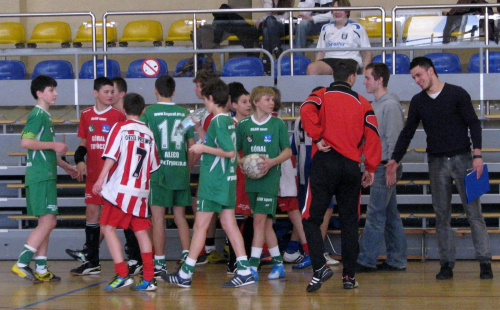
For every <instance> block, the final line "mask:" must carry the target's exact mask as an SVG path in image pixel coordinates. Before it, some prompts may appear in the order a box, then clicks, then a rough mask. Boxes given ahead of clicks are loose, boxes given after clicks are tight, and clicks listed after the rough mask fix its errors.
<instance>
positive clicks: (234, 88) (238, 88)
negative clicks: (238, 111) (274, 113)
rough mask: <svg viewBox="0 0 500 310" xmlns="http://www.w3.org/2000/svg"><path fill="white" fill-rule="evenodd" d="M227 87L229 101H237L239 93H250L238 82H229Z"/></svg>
mask: <svg viewBox="0 0 500 310" xmlns="http://www.w3.org/2000/svg"><path fill="white" fill-rule="evenodd" d="M227 87H228V88H229V96H230V97H231V102H238V100H239V99H240V97H241V95H250V93H249V92H248V91H247V90H246V89H245V86H243V84H241V83H240V82H231V83H229V84H227Z"/></svg>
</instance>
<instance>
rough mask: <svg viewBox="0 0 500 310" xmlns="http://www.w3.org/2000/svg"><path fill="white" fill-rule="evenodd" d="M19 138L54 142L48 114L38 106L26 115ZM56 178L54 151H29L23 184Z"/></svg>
mask: <svg viewBox="0 0 500 310" xmlns="http://www.w3.org/2000/svg"><path fill="white" fill-rule="evenodd" d="M21 138H29V139H35V140H37V141H43V142H54V141H55V132H54V124H52V119H51V118H50V114H49V112H47V111H45V110H44V109H42V108H41V107H39V106H35V108H34V109H33V110H32V111H31V112H30V114H29V115H28V120H27V121H26V126H24V129H23V132H22V134H21ZM56 178H57V158H56V152H55V151H54V150H29V149H28V161H27V163H26V179H25V184H26V185H31V184H34V183H38V182H41V181H47V180H52V179H56Z"/></svg>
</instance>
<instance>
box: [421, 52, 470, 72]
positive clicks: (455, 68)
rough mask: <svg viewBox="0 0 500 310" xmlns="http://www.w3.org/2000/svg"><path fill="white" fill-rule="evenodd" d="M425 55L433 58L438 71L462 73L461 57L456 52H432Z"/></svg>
mask: <svg viewBox="0 0 500 310" xmlns="http://www.w3.org/2000/svg"><path fill="white" fill-rule="evenodd" d="M424 56H425V57H427V58H429V59H430V60H432V63H433V64H434V67H435V68H436V72H437V73H438V74H441V73H445V74H446V73H460V72H462V67H461V65H460V58H458V55H457V54H454V53H444V52H443V53H430V54H426V55H424Z"/></svg>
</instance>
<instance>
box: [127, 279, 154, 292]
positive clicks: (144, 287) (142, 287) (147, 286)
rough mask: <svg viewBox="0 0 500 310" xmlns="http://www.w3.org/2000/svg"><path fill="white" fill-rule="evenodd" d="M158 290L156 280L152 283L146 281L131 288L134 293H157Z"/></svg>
mask: <svg viewBox="0 0 500 310" xmlns="http://www.w3.org/2000/svg"><path fill="white" fill-rule="evenodd" d="M157 288H158V283H156V279H154V278H153V280H151V281H146V280H144V279H142V280H141V282H139V283H137V284H134V285H132V286H131V287H130V289H131V290H132V291H156V289H157Z"/></svg>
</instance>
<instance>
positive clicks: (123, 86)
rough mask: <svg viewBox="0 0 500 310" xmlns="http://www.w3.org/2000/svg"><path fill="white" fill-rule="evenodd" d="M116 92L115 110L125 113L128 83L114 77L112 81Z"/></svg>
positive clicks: (114, 95)
mask: <svg viewBox="0 0 500 310" xmlns="http://www.w3.org/2000/svg"><path fill="white" fill-rule="evenodd" d="M111 82H113V86H114V88H115V92H114V94H113V97H114V99H113V108H115V109H117V110H120V111H122V112H125V111H124V110H123V97H125V95H126V94H127V82H126V81H125V80H124V79H123V78H122V77H119V76H117V77H114V78H112V79H111Z"/></svg>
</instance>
